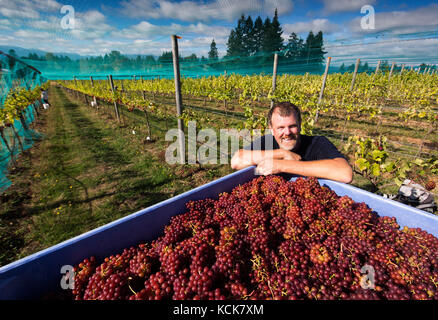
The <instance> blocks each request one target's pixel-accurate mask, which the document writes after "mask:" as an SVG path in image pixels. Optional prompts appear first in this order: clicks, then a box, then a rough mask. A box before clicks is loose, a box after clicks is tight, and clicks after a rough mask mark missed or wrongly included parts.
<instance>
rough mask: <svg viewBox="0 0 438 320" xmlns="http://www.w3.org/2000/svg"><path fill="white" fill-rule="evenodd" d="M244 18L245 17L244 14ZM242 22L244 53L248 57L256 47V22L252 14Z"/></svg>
mask: <svg viewBox="0 0 438 320" xmlns="http://www.w3.org/2000/svg"><path fill="white" fill-rule="evenodd" d="M242 18H244V17H243V16H242ZM244 21H245V22H244V23H243V24H242V55H243V56H245V57H248V56H250V55H252V53H253V47H254V44H253V43H254V34H253V33H254V23H253V22H252V18H251V16H248V18H247V19H246V20H244Z"/></svg>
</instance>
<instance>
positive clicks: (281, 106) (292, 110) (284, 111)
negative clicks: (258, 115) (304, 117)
mask: <svg viewBox="0 0 438 320" xmlns="http://www.w3.org/2000/svg"><path fill="white" fill-rule="evenodd" d="M275 111H278V113H280V116H282V117H289V116H290V115H291V114H294V115H295V117H296V118H297V121H298V124H299V125H300V124H301V111H300V108H298V106H296V105H294V104H293V103H290V102H287V101H286V102H278V103H276V104H274V105H273V106H272V108H271V109H270V110H269V112H268V125H272V115H273V113H274V112H275Z"/></svg>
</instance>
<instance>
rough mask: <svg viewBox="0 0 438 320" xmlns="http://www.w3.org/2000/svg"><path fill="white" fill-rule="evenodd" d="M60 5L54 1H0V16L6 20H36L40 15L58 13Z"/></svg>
mask: <svg viewBox="0 0 438 320" xmlns="http://www.w3.org/2000/svg"><path fill="white" fill-rule="evenodd" d="M61 7H62V4H60V3H59V2H57V1H55V0H14V1H10V0H0V15H2V16H4V17H6V18H18V19H38V18H40V16H41V13H43V14H45V13H50V12H55V11H59V10H60V9H61Z"/></svg>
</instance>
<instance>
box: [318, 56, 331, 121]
mask: <svg viewBox="0 0 438 320" xmlns="http://www.w3.org/2000/svg"><path fill="white" fill-rule="evenodd" d="M331 60H332V57H328V58H327V64H326V66H325V72H324V78H323V79H322V86H321V91H320V92H319V98H318V107H317V108H316V115H315V123H316V122H317V121H318V117H319V105H320V104H321V102H322V97H323V96H324V89H325V84H326V81H327V75H328V70H329V67H330V61H331Z"/></svg>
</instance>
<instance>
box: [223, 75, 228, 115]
mask: <svg viewBox="0 0 438 320" xmlns="http://www.w3.org/2000/svg"><path fill="white" fill-rule="evenodd" d="M224 90H225V92H226V91H227V70H225V71H224ZM227 108H228V106H227V99H224V109H225V112H226V114H228V112H227Z"/></svg>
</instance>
